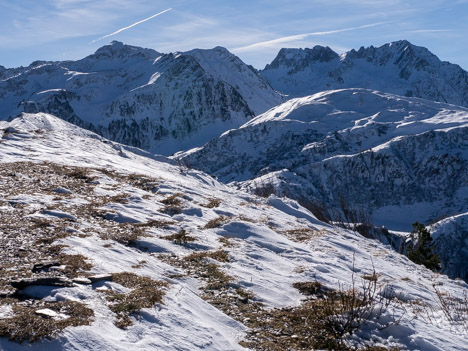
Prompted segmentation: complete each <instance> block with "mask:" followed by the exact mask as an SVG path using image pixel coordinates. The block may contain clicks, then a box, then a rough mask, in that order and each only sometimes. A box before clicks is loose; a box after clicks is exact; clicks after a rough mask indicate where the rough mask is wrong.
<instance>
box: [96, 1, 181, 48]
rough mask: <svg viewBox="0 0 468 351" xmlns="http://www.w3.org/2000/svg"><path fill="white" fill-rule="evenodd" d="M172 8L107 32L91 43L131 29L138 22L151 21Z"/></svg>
mask: <svg viewBox="0 0 468 351" xmlns="http://www.w3.org/2000/svg"><path fill="white" fill-rule="evenodd" d="M170 10H172V8H168V9H166V10H164V11H161V12H159V13H157V14H155V15H153V16H151V17H148V18H145V19H144V20H141V21H138V22H135V23H133V24H131V25H129V26H128V27H124V28H120V29H119V30H116V31H115V32H113V33H111V34H107V35H104V36H103V37H100V38H98V39H95V40H93V41H92V42H91V43H95V42H97V41H99V40H102V39H106V38H109V37H111V36H113V35H116V34H119V33H120V32H123V31H124V30H127V29H130V28H132V27H135V26H136V25H138V24H141V23H143V22H146V21H149V20H150V19H152V18H155V17H157V16H159V15H162V14H163V13H166V12H167V11H170Z"/></svg>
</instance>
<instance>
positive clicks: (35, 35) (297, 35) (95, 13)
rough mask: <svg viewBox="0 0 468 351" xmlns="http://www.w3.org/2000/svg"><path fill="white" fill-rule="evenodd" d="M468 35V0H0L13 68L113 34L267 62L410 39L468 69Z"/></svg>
mask: <svg viewBox="0 0 468 351" xmlns="http://www.w3.org/2000/svg"><path fill="white" fill-rule="evenodd" d="M169 8H171V10H170V11H167V12H165V13H163V14H161V15H159V16H156V17H153V18H151V19H149V20H147V21H144V22H141V23H139V24H137V25H134V26H132V27H130V28H128V29H126V30H122V31H120V32H119V33H117V34H115V35H111V36H108V35H109V34H111V33H114V32H116V31H118V30H120V29H124V28H126V27H129V26H131V25H132V24H135V23H137V22H140V21H142V20H144V19H147V18H149V17H151V16H153V15H155V14H157V13H159V12H161V11H164V10H167V9H169ZM104 36H108V37H106V38H103V39H100V38H102V37H104ZM467 37H468V0H452V1H446V0H433V1H422V0H417V1H412V0H388V1H385V0H381V1H377V0H362V1H357V0H339V1H333V0H329V1H326V0H295V1H279V0H268V1H267V0H250V1H249V0H207V1H199V0H173V1H166V0H152V1H148V0H131V1H128V0H100V1H95V0H21V1H11V0H7V1H6V0H0V65H3V66H6V67H17V66H20V65H23V66H24V65H28V64H30V63H31V62H32V61H34V60H38V59H41V60H74V59H79V58H82V57H84V56H86V55H89V54H91V53H93V52H94V51H96V49H97V48H99V47H101V46H103V45H105V44H107V43H109V42H110V41H112V40H119V41H122V42H124V43H127V44H131V45H137V46H143V47H149V48H153V49H155V50H157V51H160V52H173V51H185V50H189V49H193V48H197V47H198V48H212V47H214V46H218V45H220V46H224V47H226V48H228V49H229V50H231V51H232V52H233V53H235V54H236V55H238V56H239V57H240V58H241V59H243V60H244V61H245V62H246V63H248V64H252V65H253V66H255V67H257V68H263V67H264V66H265V64H266V63H269V62H271V60H272V59H273V58H274V57H275V56H276V54H277V52H278V51H279V49H280V48H282V47H313V46H314V45H328V46H330V47H331V48H332V49H334V50H335V51H337V52H339V53H341V52H344V51H347V50H349V49H352V48H356V49H358V48H359V47H360V46H369V45H374V46H380V45H382V44H384V43H387V42H391V41H395V40H400V39H407V40H409V41H410V42H412V43H413V44H416V45H420V46H425V47H427V48H428V49H429V50H431V51H432V52H433V53H434V54H436V55H437V56H439V58H440V59H442V60H446V61H450V62H453V63H457V64H459V65H460V66H462V67H463V68H464V69H468V39H467ZM99 39H100V40H99Z"/></svg>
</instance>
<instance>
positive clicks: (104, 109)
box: [0, 42, 281, 154]
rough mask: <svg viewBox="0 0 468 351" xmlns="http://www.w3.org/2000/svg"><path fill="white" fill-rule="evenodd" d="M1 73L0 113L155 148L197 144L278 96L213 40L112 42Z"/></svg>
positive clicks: (277, 99) (240, 121)
mask: <svg viewBox="0 0 468 351" xmlns="http://www.w3.org/2000/svg"><path fill="white" fill-rule="evenodd" d="M0 75H1V76H0V77H1V79H2V80H1V81H0V98H1V99H2V101H4V102H3V103H2V104H1V106H0V119H7V118H11V117H14V116H16V115H18V114H19V113H20V112H27V113H37V112H46V113H50V114H53V115H55V116H58V117H60V118H62V119H64V120H66V121H68V122H71V123H73V124H76V125H78V126H80V127H83V128H86V129H89V130H91V131H94V132H98V133H99V134H101V135H103V136H105V137H107V138H110V139H112V140H115V141H118V142H122V143H124V144H128V145H132V146H137V147H139V148H143V149H146V150H150V151H152V152H157V153H162V154H171V153H173V152H175V151H179V150H181V149H185V148H189V147H194V146H198V145H201V144H203V143H204V142H206V141H207V140H209V139H210V138H213V137H216V136H218V135H219V134H221V133H222V132H224V131H225V130H227V129H230V128H234V127H237V126H239V125H241V124H243V123H245V122H246V121H248V120H249V119H251V118H252V117H253V116H255V115H256V114H259V113H262V112H264V111H266V110H267V109H269V108H271V107H273V106H275V105H276V104H278V103H280V102H281V97H280V96H279V94H277V93H276V92H275V91H274V90H273V89H272V88H271V87H270V86H269V85H268V83H266V82H265V81H264V80H263V79H262V78H260V77H259V76H258V75H257V73H256V72H255V71H254V70H252V69H251V68H249V67H248V66H247V65H245V64H244V63H243V62H242V61H241V60H239V59H238V58H237V57H236V56H234V55H232V54H231V53H229V52H228V51H227V50H226V49H224V48H220V47H217V48H215V49H212V50H193V51H191V52H188V53H177V54H160V53H158V52H156V51H154V50H150V49H143V48H138V47H133V46H129V45H124V44H122V43H119V42H112V43H111V44H110V45H107V46H104V47H102V48H100V49H99V50H97V51H96V53H95V54H93V55H90V56H88V57H86V58H84V59H82V60H79V61H75V62H72V61H66V62H41V61H37V62H34V63H33V64H31V65H30V66H29V67H26V68H18V69H12V70H8V69H6V70H0Z"/></svg>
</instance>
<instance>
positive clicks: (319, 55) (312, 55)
mask: <svg viewBox="0 0 468 351" xmlns="http://www.w3.org/2000/svg"><path fill="white" fill-rule="evenodd" d="M337 58H339V55H338V54H337V53H336V52H335V51H333V50H332V49H330V48H329V47H328V46H321V45H316V46H314V47H313V48H312V49H309V48H305V49H296V48H283V49H281V50H280V51H279V53H278V55H277V56H276V58H275V59H274V60H273V62H272V63H271V64H270V65H267V66H266V67H265V69H270V68H278V67H279V66H286V67H294V68H296V69H297V70H302V69H304V68H305V67H307V66H308V65H309V64H310V63H314V62H330V61H332V60H334V59H337Z"/></svg>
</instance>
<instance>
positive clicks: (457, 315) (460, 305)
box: [433, 285, 468, 332]
mask: <svg viewBox="0 0 468 351" xmlns="http://www.w3.org/2000/svg"><path fill="white" fill-rule="evenodd" d="M433 288H434V291H435V293H436V295H437V299H438V301H437V302H438V307H439V309H440V310H441V311H442V312H443V313H444V315H445V317H446V318H447V320H448V321H449V322H450V324H451V325H452V326H459V327H461V328H462V329H463V330H464V331H466V332H468V293H467V292H466V290H465V291H464V292H463V296H461V297H455V296H453V295H451V294H450V293H447V292H445V293H444V292H442V291H440V290H438V289H437V288H436V286H435V285H434V286H433Z"/></svg>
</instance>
